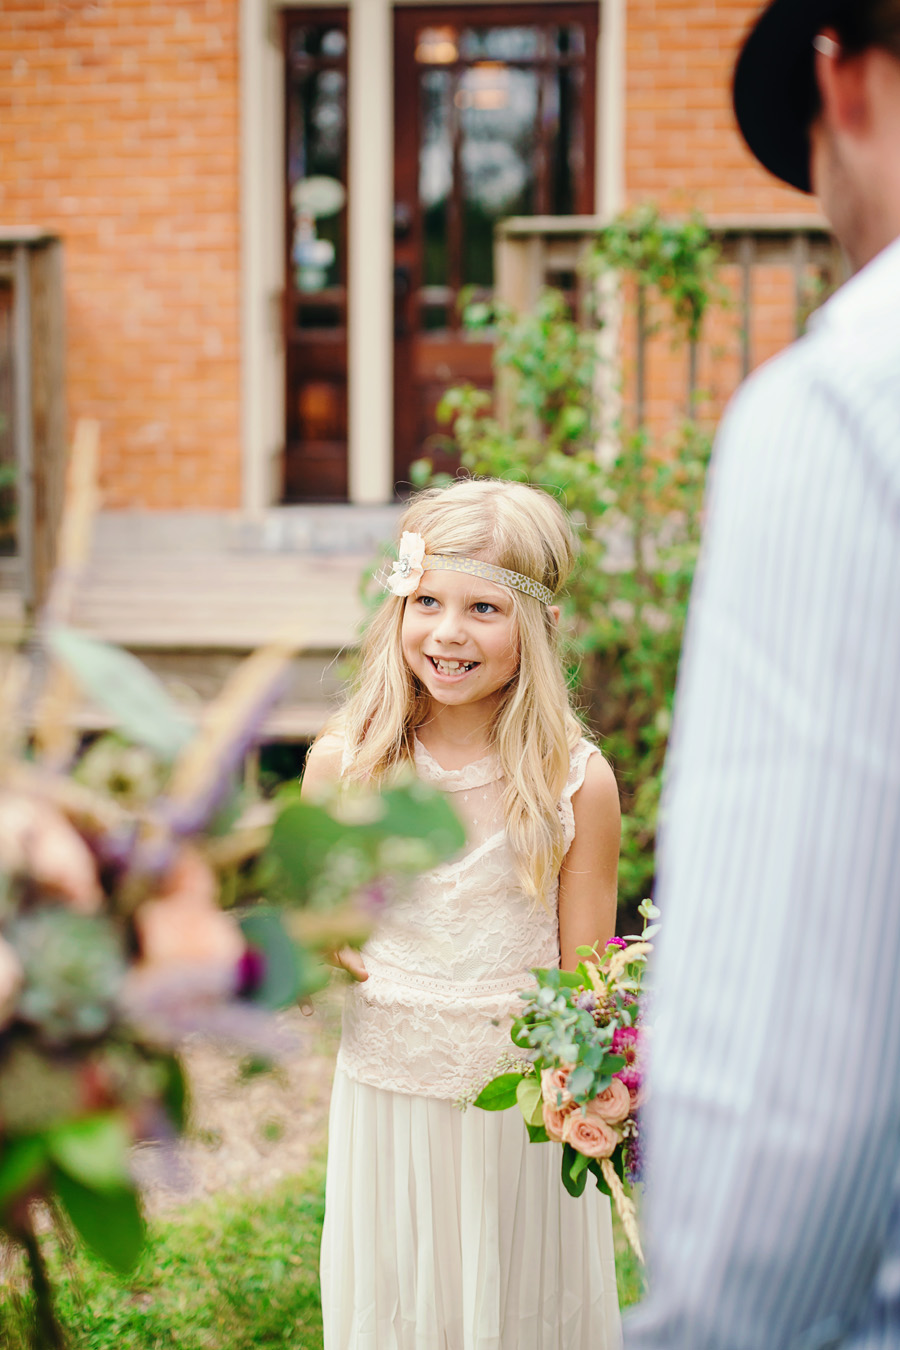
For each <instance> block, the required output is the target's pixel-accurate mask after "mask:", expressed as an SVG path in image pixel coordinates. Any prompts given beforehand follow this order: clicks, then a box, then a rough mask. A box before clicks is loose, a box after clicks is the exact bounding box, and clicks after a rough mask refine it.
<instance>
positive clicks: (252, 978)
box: [237, 947, 266, 998]
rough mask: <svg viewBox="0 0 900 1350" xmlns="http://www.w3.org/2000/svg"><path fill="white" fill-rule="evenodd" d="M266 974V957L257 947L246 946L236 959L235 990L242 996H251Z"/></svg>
mask: <svg viewBox="0 0 900 1350" xmlns="http://www.w3.org/2000/svg"><path fill="white" fill-rule="evenodd" d="M265 974H266V958H265V956H264V954H263V953H262V952H261V951H260V950H259V948H258V947H248V948H247V949H246V951H245V952H244V954H243V956H241V958H240V960H239V961H238V966H237V992H238V994H239V995H241V996H243V997H244V998H248V997H252V996H253V995H254V994H255V993H256V991H257V989H259V987H260V985H261V984H262V982H263V979H264V978H265Z"/></svg>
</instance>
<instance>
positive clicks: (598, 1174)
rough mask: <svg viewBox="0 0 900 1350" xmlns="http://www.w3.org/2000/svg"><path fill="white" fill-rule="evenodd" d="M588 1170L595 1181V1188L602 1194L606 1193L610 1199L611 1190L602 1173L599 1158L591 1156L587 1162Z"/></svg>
mask: <svg viewBox="0 0 900 1350" xmlns="http://www.w3.org/2000/svg"><path fill="white" fill-rule="evenodd" d="M588 1171H589V1172H591V1173H592V1174H593V1177H594V1180H595V1181H596V1183H597V1190H598V1191H602V1192H603V1194H604V1195H608V1196H609V1198H610V1200H611V1199H612V1191H611V1190H610V1189H609V1186H608V1184H607V1181H606V1178H605V1177H604V1175H603V1170H602V1168H601V1166H600V1160H599V1158H591V1160H590V1162H589V1163H588Z"/></svg>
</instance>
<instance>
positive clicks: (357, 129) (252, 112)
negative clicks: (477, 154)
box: [238, 0, 626, 515]
mask: <svg viewBox="0 0 900 1350" xmlns="http://www.w3.org/2000/svg"><path fill="white" fill-rule="evenodd" d="M484 2H485V0H455V3H463V4H480V3H484ZM497 2H498V0H493V3H497ZM549 2H550V3H552V2H553V0H549ZM442 3H446V0H316V3H315V4H314V5H313V4H310V8H313V7H314V8H317V9H321V8H324V7H325V6H327V5H331V4H334V5H340V6H346V7H347V8H348V9H349V10H350V12H351V37H350V66H349V90H348V108H349V124H350V140H349V169H348V176H349V200H350V203H351V212H350V220H349V224H350V231H349V259H348V269H349V313H348V366H349V380H348V386H349V387H348V399H349V450H348V454H349V466H348V468H349V482H350V500H351V502H359V503H363V502H365V503H377V502H387V501H390V500H391V499H392V497H393V125H392V107H393V51H392V47H393V32H392V11H393V8H394V5H399V4H420V5H422V4H435V5H437V4H442ZM499 3H502V4H519V5H523V4H528V3H548V0H499ZM597 3H598V4H599V6H600V39H599V50H598V59H597V137H596V141H597V164H596V175H595V181H596V183H597V211H598V212H599V213H600V214H601V215H604V216H611V215H614V214H615V213H616V212H617V211H619V210H621V208H622V205H623V204H624V199H625V170H624V160H625V154H624V147H625V5H626V0H597ZM302 7H303V6H302V5H297V4H290V3H289V0H240V15H239V36H238V41H239V72H240V73H239V81H240V96H239V104H240V161H241V163H240V198H241V200H240V229H241V245H240V270H241V277H240V283H241V284H240V292H241V316H240V329H241V334H240V336H241V343H240V353H241V356H240V361H241V369H240V388H241V447H242V505H243V509H244V511H245V512H247V513H248V514H251V515H258V514H260V513H261V512H263V511H264V510H265V509H266V508H267V507H269V506H271V505H272V504H273V503H274V502H276V501H277V500H278V498H279V496H280V491H281V473H282V465H281V454H282V450H283V445H284V347H283V342H282V334H281V313H280V299H281V295H282V291H283V288H284V282H285V278H284V241H283V238H282V231H283V228H284V224H283V222H284V182H283V163H284V69H283V57H282V53H281V49H280V38H279V31H278V11H279V10H280V9H285V8H298V9H299V8H302Z"/></svg>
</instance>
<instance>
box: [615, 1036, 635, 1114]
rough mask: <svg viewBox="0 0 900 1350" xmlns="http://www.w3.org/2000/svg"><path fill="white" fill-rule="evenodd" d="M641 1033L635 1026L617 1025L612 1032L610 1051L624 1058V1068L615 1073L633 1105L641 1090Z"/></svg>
mask: <svg viewBox="0 0 900 1350" xmlns="http://www.w3.org/2000/svg"><path fill="white" fill-rule="evenodd" d="M641 1049H642V1046H641V1033H640V1031H639V1030H638V1028H637V1027H617V1028H616V1030H615V1031H614V1032H613V1038H612V1052H613V1054H614V1055H622V1056H623V1057H624V1059H625V1067H624V1069H620V1070H619V1072H618V1073H617V1074H616V1077H617V1078H621V1080H622V1082H623V1083H624V1084H625V1086H626V1087H627V1089H628V1091H629V1092H630V1093H631V1100H632V1104H633V1105H635V1106H636V1105H637V1102H638V1098H639V1095H640V1091H641V1080H642V1077H643V1064H642V1062H641V1060H642V1055H641Z"/></svg>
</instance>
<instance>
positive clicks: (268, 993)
mask: <svg viewBox="0 0 900 1350" xmlns="http://www.w3.org/2000/svg"><path fill="white" fill-rule="evenodd" d="M241 930H242V932H243V934H244V937H245V938H246V939H247V942H248V943H249V945H250V946H251V947H255V948H256V949H257V950H258V951H259V952H260V953H261V954H262V957H263V961H264V973H263V977H262V981H261V983H260V985H259V988H258V989H255V990H254V991H253V993H252V994H251V999H252V1001H253V1002H254V1003H261V1004H262V1006H263V1007H264V1008H287V1007H288V1006H289V1005H290V1004H291V1003H294V1002H295V1001H296V999H297V998H298V997H299V995H300V987H301V978H300V962H299V960H298V956H297V948H296V946H295V944H294V942H293V941H292V939H291V938H290V937H289V936H288V934H287V933H286V932H285V928H284V924H283V923H282V922H281V918H280V917H279V915H278V913H277V912H276V911H275V910H274V909H268V908H267V907H264V906H260V907H259V908H258V909H253V910H251V911H250V912H249V913H248V914H245V915H244V916H243V917H242V918H241Z"/></svg>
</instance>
